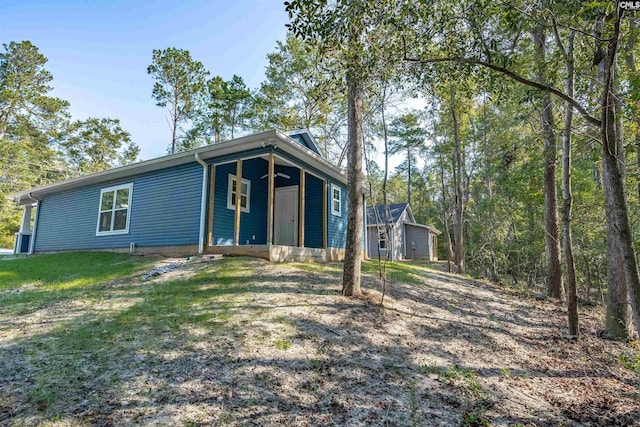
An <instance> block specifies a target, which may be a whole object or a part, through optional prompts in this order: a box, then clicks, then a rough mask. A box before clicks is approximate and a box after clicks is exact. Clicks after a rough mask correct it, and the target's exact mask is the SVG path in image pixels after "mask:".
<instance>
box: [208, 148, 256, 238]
mask: <svg viewBox="0 0 640 427" xmlns="http://www.w3.org/2000/svg"><path fill="white" fill-rule="evenodd" d="M268 164H269V163H268V162H267V161H266V160H264V159H261V158H254V159H249V160H245V161H243V163H242V177H243V178H244V179H248V180H249V181H251V194H250V196H249V212H241V214H240V241H239V242H238V243H239V244H241V245H245V244H247V242H248V243H249V244H250V245H264V244H266V243H267V196H268V188H267V186H268V180H267V179H266V178H265V179H262V176H263V175H265V174H266V173H267V171H268ZM229 174H231V175H235V174H236V162H233V163H226V164H223V165H218V166H216V179H215V195H214V207H213V237H212V240H213V244H214V245H233V226H234V221H235V210H234V209H228V208H227V191H228V189H229Z"/></svg>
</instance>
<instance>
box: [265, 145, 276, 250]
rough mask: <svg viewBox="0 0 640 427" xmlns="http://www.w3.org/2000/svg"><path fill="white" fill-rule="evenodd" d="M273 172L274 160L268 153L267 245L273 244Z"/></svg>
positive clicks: (271, 154)
mask: <svg viewBox="0 0 640 427" xmlns="http://www.w3.org/2000/svg"><path fill="white" fill-rule="evenodd" d="M273 170H274V159H273V153H269V176H268V178H267V179H268V180H269V184H268V191H269V193H268V194H267V205H268V209H267V245H272V244H273V201H274V196H273V191H274V187H275V186H274V182H273Z"/></svg>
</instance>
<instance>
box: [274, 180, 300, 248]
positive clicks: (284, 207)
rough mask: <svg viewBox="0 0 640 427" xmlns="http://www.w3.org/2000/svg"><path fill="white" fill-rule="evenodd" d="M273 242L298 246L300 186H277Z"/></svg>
mask: <svg viewBox="0 0 640 427" xmlns="http://www.w3.org/2000/svg"><path fill="white" fill-rule="evenodd" d="M273 221H274V223H273V244H274V245H285V246H298V186H297V185H291V186H288V187H279V188H276V194H275V201H274V207H273Z"/></svg>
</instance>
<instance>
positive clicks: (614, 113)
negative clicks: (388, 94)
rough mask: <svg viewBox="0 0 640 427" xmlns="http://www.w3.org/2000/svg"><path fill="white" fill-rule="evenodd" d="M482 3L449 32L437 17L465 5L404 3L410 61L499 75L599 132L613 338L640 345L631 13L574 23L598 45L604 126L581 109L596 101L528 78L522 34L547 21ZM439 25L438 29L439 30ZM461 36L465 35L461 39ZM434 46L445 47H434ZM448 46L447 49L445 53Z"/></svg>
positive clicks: (608, 7) (605, 7) (615, 10)
mask: <svg viewBox="0 0 640 427" xmlns="http://www.w3.org/2000/svg"><path fill="white" fill-rule="evenodd" d="M454 3H455V4H454ZM480 3H481V4H477V5H474V6H475V7H474V10H472V11H469V10H465V11H459V13H452V14H450V15H447V18H446V21H445V23H444V25H443V22H442V19H441V18H442V16H443V15H442V13H436V12H438V11H437V10H436V9H437V8H438V7H441V8H446V9H447V10H455V9H456V7H460V6H461V5H460V4H459V3H458V2H450V1H438V2H429V3H403V6H406V7H399V8H398V10H400V11H401V17H402V18H401V19H402V22H406V24H407V25H406V26H405V27H404V28H405V29H406V28H409V27H413V28H414V29H415V30H416V31H415V33H414V34H413V35H412V37H411V40H407V38H408V37H407V36H406V35H405V34H406V33H409V31H406V30H405V34H403V36H404V37H403V42H404V44H403V46H402V47H401V50H402V52H403V57H404V58H405V60H407V61H409V62H413V63H416V64H418V63H419V64H422V65H427V64H432V65H433V64H438V63H451V62H455V63H458V64H465V65H467V66H470V67H482V68H485V69H488V70H492V71H494V72H497V73H500V74H501V75H502V76H505V77H508V78H510V79H513V80H515V81H517V82H519V83H522V84H524V85H527V86H528V87H530V88H532V89H536V90H540V91H543V92H547V93H549V94H551V95H553V96H555V97H558V98H560V99H561V100H563V101H565V102H567V103H569V104H570V105H571V107H572V108H574V109H575V110H576V111H577V112H578V113H579V114H580V115H581V116H582V118H583V119H584V120H585V121H586V122H588V123H589V124H590V125H592V126H595V127H597V128H599V130H600V136H601V138H602V159H603V160H602V163H603V167H602V169H603V184H604V185H603V188H604V190H605V191H604V196H605V212H606V219H607V239H608V259H609V269H608V289H609V304H608V310H607V311H608V315H607V330H608V331H609V332H610V333H611V334H612V335H614V336H621V337H627V336H628V337H636V336H638V328H639V327H640V315H639V309H640V278H639V276H638V266H637V260H636V254H635V249H634V246H633V238H632V230H631V224H630V220H629V208H628V202H627V197H626V193H625V171H624V163H623V162H621V161H620V159H622V158H624V151H623V148H624V147H623V146H624V144H623V139H622V132H621V131H622V126H621V122H620V113H621V110H622V108H621V103H620V102H621V101H620V97H619V94H618V89H617V88H618V83H617V71H616V68H617V67H618V63H617V53H618V51H619V47H620V42H621V40H620V39H621V36H622V34H623V25H622V24H623V19H622V17H623V15H624V11H623V10H622V8H620V7H619V4H618V2H616V1H606V2H590V3H580V4H579V7H580V9H579V13H577V14H575V15H574V18H575V17H579V19H578V20H577V21H576V22H572V25H573V26H574V27H575V26H576V25H578V26H582V27H584V29H580V34H589V33H590V32H591V40H592V42H593V43H594V44H595V46H596V49H595V53H594V61H593V64H597V65H598V68H599V76H600V82H601V87H602V90H601V91H600V93H599V95H598V96H596V97H595V99H597V100H598V104H599V118H598V117H596V116H594V114H593V113H591V112H590V107H589V106H585V105H583V104H582V102H584V100H590V99H594V98H592V97H590V96H589V94H584V96H582V97H580V96H577V95H576V97H571V96H569V95H567V94H566V93H565V92H564V91H562V90H559V89H557V88H556V87H554V85H553V83H543V82H540V81H536V80H535V79H533V78H531V77H530V76H527V75H526V72H527V69H526V67H522V65H523V62H522V61H518V59H522V58H521V57H520V58H519V56H518V55H521V54H522V53H523V52H524V51H525V48H526V45H527V43H529V44H530V42H529V41H527V40H526V38H523V37H522V36H521V27H523V26H524V25H530V26H531V23H532V22H534V23H539V22H540V21H543V20H541V19H540V16H538V17H536V16H532V14H531V12H529V11H528V10H530V8H528V7H526V6H527V5H526V4H525V5H519V4H517V3H518V2H515V3H516V4H509V5H508V6H506V5H504V6H503V5H502V4H498V3H493V2H492V3H488V2H487V3H485V2H480ZM544 3H545V4H544V6H545V7H544V8H543V9H544V11H545V12H544V13H551V14H554V15H557V13H555V12H558V11H560V10H562V8H564V7H566V4H552V3H551V2H544ZM449 16H451V18H449ZM435 19H439V21H438V22H434V20H435ZM465 20H466V22H465V23H464V25H459V24H460V21H465ZM594 21H595V25H593V22H594ZM478 23H479V24H481V25H478ZM436 24H437V25H436ZM463 29H464V30H463ZM514 29H515V30H518V29H520V30H519V32H518V31H514ZM591 29H592V30H591ZM461 33H464V35H463V36H461ZM425 38H426V39H425ZM432 40H437V41H438V43H437V44H435V43H432ZM407 46H410V47H407ZM445 46H446V49H443V48H442V47H445ZM451 47H453V48H451ZM518 64H519V65H521V67H520V68H519V67H518V66H517V65H518ZM585 74H586V73H585ZM585 86H586V85H585ZM592 106H593V105H592Z"/></svg>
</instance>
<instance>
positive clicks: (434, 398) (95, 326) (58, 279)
mask: <svg viewBox="0 0 640 427" xmlns="http://www.w3.org/2000/svg"><path fill="white" fill-rule="evenodd" d="M176 261H177V260H166V259H162V258H152V257H132V256H128V255H116V254H108V253H71V254H57V255H46V256H35V257H30V258H20V259H9V260H3V259H2V258H0V424H9V425H35V424H46V425H123V424H162V425H167V424H172V425H207V424H215V425H305V424H306V425H323V426H324V425H429V426H431V425H523V426H524V425H582V424H587V425H633V424H634V423H638V420H640V409H639V408H640V388H639V382H640V377H639V375H640V374H639V372H640V353H638V349H637V347H635V346H634V344H635V343H623V342H616V341H608V340H604V339H602V338H599V337H598V330H599V329H600V328H601V325H602V313H601V310H600V309H599V308H588V307H582V308H581V313H580V314H581V322H582V323H581V324H582V333H583V336H582V339H581V340H580V341H577V342H576V341H570V340H568V339H567V338H566V335H565V330H566V326H565V322H566V319H565V311H564V308H563V307H562V306H561V305H558V304H555V303H551V302H547V301H539V300H536V299H535V298H530V297H527V296H524V295H522V294H516V293H514V292H512V291H509V290H505V289H499V288H497V287H494V286H493V285H489V284H487V283H484V282H479V281H473V280H470V279H466V278H461V277H457V276H454V275H450V274H447V273H443V272H440V271H437V270H432V269H429V268H427V267H425V266H423V265H420V264H409V263H398V264H391V265H390V267H389V275H390V283H389V286H388V292H387V297H386V298H385V306H384V307H380V306H378V305H377V302H378V301H379V297H380V293H379V290H378V281H377V278H376V277H377V271H376V266H375V263H373V262H371V263H366V264H365V265H364V271H365V283H364V285H365V287H366V288H367V295H366V296H365V297H364V298H361V299H347V298H344V297H342V296H340V294H339V290H340V280H341V265H340V264H299V263H292V264H270V263H268V262H266V261H262V260H255V259H248V258H230V259H221V260H212V261H206V260H203V259H200V258H197V259H195V260H191V261H187V262H185V261H184V260H178V261H180V262H179V263H177V262H176ZM166 265H174V266H176V265H177V267H176V268H173V269H171V270H170V271H169V272H166V273H165V274H161V275H159V276H150V275H149V274H147V273H148V272H149V271H151V270H154V269H157V268H158V267H162V266H166Z"/></svg>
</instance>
